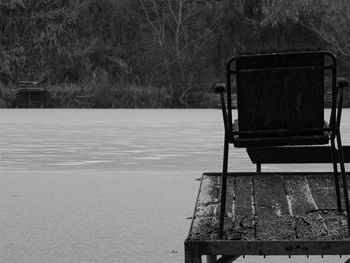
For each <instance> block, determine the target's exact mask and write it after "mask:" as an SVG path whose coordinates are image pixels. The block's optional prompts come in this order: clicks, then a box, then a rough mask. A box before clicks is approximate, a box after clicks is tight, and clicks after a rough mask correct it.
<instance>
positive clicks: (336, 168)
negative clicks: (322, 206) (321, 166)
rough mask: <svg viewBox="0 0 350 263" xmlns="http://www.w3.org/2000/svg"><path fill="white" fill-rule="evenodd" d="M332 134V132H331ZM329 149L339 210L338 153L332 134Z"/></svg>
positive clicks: (339, 209) (340, 209)
mask: <svg viewBox="0 0 350 263" xmlns="http://www.w3.org/2000/svg"><path fill="white" fill-rule="evenodd" d="M332 134H333V132H332ZM331 149H332V159H333V171H334V184H335V192H336V196H337V207H338V211H339V212H341V211H342V208H341V199H340V186H339V177H338V164H337V163H338V157H339V156H338V154H337V150H336V149H335V142H334V136H333V135H332V138H331Z"/></svg>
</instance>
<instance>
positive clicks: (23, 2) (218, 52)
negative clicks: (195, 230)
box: [0, 0, 350, 108]
mask: <svg viewBox="0 0 350 263" xmlns="http://www.w3.org/2000/svg"><path fill="white" fill-rule="evenodd" d="M0 1H1V5H0V80H1V82H0V106H2V107H14V106H15V84H14V82H12V81H11V80H17V81H18V80H40V81H42V82H43V85H44V86H45V88H46V89H47V91H48V93H47V94H48V96H47V98H48V99H47V100H46V102H45V104H46V107H77V108H90V107H100V108H108V107H116V108H119V107H131V108H133V107H154V108H155V107H185V108H186V107H215V105H216V100H215V98H216V97H215V95H213V94H212V93H211V89H212V87H213V85H214V84H215V83H216V82H218V81H223V80H224V79H225V76H224V72H225V71H224V65H225V61H226V60H227V59H228V58H229V57H230V56H233V55H236V54H239V53H244V52H258V51H261V50H298V49H305V48H306V49H328V50H331V51H333V52H334V53H335V54H336V55H337V57H338V61H339V70H338V71H339V74H338V75H342V76H344V77H347V78H349V79H350V30H349V28H350V1H349V0H303V1H299V0H0ZM348 98H349V96H347V101H346V103H347V104H348V106H349V104H350V103H349V100H348Z"/></svg>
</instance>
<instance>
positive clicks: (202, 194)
mask: <svg viewBox="0 0 350 263" xmlns="http://www.w3.org/2000/svg"><path fill="white" fill-rule="evenodd" d="M219 186H220V185H219V178H218V177H214V176H207V175H203V176H202V179H201V186H200V189H199V195H198V199H197V202H196V206H195V213H194V218H193V219H192V228H191V231H190V234H189V237H190V238H191V239H193V240H210V239H215V238H216V234H217V233H216V232H217V226H216V225H217V220H216V215H217V209H218V205H219V199H218V195H219Z"/></svg>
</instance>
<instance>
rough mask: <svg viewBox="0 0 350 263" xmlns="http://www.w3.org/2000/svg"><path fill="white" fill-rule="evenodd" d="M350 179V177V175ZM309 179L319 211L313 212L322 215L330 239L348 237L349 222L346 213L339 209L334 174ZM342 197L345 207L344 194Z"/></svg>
mask: <svg viewBox="0 0 350 263" xmlns="http://www.w3.org/2000/svg"><path fill="white" fill-rule="evenodd" d="M348 179H350V177H349V176H348ZM307 180H308V181H309V185H310V189H311V192H312V195H313V197H314V200H315V202H316V204H317V209H318V211H311V214H315V213H317V214H319V215H321V216H322V218H323V224H324V225H325V226H326V227H327V231H328V235H329V236H328V238H329V239H344V238H346V235H347V233H348V230H347V222H346V218H345V214H344V213H339V212H338V211H337V202H336V196H335V188H334V178H333V175H328V176H327V175H320V176H315V175H314V176H308V178H307ZM341 199H342V207H343V208H345V204H344V195H341ZM324 239H327V237H324Z"/></svg>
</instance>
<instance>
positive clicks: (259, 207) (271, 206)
mask: <svg viewBox="0 0 350 263" xmlns="http://www.w3.org/2000/svg"><path fill="white" fill-rule="evenodd" d="M253 184H254V196H255V205H256V238H257V239H258V240H292V239H295V232H294V220H293V218H292V217H291V216H290V214H289V207H288V202H287V197H286V195H285V191H284V187H283V182H282V179H281V177H280V176H256V177H255V178H254V181H253Z"/></svg>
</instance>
